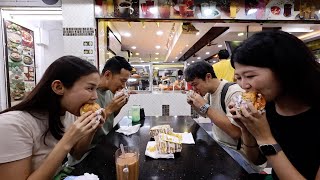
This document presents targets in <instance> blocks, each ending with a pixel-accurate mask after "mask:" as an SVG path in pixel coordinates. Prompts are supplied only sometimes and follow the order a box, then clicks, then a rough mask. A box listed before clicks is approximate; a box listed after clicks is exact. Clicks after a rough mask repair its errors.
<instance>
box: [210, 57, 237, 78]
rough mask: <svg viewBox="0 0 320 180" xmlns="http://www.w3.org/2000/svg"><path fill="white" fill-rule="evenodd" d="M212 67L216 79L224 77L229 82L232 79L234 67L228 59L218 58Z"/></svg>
mask: <svg viewBox="0 0 320 180" xmlns="http://www.w3.org/2000/svg"><path fill="white" fill-rule="evenodd" d="M212 67H213V70H214V72H215V74H216V76H217V78H218V79H224V80H227V81H229V82H233V81H234V69H233V67H232V66H231V63H230V60H226V59H223V60H220V61H219V62H217V63H215V64H213V65H212Z"/></svg>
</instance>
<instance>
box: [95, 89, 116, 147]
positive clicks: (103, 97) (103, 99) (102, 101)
mask: <svg viewBox="0 0 320 180" xmlns="http://www.w3.org/2000/svg"><path fill="white" fill-rule="evenodd" d="M97 94H98V99H97V100H96V102H97V103H98V104H99V105H100V107H102V108H105V107H106V105H107V104H109V103H110V102H111V101H112V99H113V96H114V94H113V93H112V92H111V91H109V90H102V89H97ZM113 120H114V113H112V114H110V116H109V117H108V118H107V119H106V122H105V123H104V125H103V127H102V128H101V129H99V130H98V131H97V133H96V135H95V137H94V139H93V143H96V142H97V139H98V138H99V137H100V136H101V135H106V134H108V133H109V132H110V131H111V130H112V128H113Z"/></svg>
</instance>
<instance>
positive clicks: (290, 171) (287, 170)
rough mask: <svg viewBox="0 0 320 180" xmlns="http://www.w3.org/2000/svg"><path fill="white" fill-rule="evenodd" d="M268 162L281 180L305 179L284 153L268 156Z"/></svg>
mask: <svg viewBox="0 0 320 180" xmlns="http://www.w3.org/2000/svg"><path fill="white" fill-rule="evenodd" d="M267 159H268V162H269V163H270V164H271V166H272V169H273V170H274V171H275V172H276V174H277V176H278V178H279V179H281V180H292V179H294V180H300V179H301V180H302V179H305V178H304V177H303V176H302V175H301V174H300V173H299V172H298V171H297V169H296V168H295V167H294V166H293V165H292V164H291V162H290V161H289V160H288V158H287V157H286V155H285V154H284V152H283V151H280V152H278V153H277V154H276V155H272V156H268V157H267Z"/></svg>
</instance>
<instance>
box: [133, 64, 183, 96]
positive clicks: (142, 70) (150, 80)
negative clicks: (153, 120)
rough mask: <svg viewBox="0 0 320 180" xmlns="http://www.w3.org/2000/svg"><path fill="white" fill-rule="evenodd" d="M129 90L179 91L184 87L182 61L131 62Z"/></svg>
mask: <svg viewBox="0 0 320 180" xmlns="http://www.w3.org/2000/svg"><path fill="white" fill-rule="evenodd" d="M131 66H132V67H133V70H132V72H131V76H130V78H129V79H128V81H127V87H128V89H129V90H134V91H138V92H153V91H180V90H184V89H185V84H186V83H185V81H184V76H183V70H184V64H183V63H131Z"/></svg>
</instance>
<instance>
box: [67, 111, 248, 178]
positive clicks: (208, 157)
mask: <svg viewBox="0 0 320 180" xmlns="http://www.w3.org/2000/svg"><path fill="white" fill-rule="evenodd" d="M161 124H170V126H171V127H172V128H173V131H174V132H191V133H192V135H193V138H194V140H195V143H196V144H191V145H190V144H183V145H182V152H181V153H176V154H175V158H174V159H152V158H150V157H147V156H145V150H146V146H147V143H148V141H150V135H149V130H150V128H151V127H153V126H156V125H161ZM115 129H117V128H115ZM115 129H113V130H112V131H111V132H110V133H109V134H108V135H106V136H103V137H102V138H101V141H100V143H99V144H98V145H97V146H96V147H95V148H94V149H93V150H92V151H91V153H90V154H89V155H88V156H87V157H86V158H85V159H84V160H83V161H82V162H81V163H80V164H78V165H76V169H75V170H74V171H73V174H74V175H82V174H84V173H85V172H88V173H94V174H96V175H98V177H99V178H100V179H102V180H104V179H116V169H115V156H114V154H115V151H116V150H117V149H118V147H120V144H121V143H122V144H124V145H127V146H136V147H139V149H140V159H139V163H140V172H139V179H157V180H158V179H247V176H248V174H247V172H246V171H245V170H244V169H243V168H242V167H241V166H240V165H239V164H238V163H237V162H236V161H234V160H233V159H232V158H231V157H230V156H229V154H228V153H226V152H225V151H224V150H223V149H222V148H221V147H220V145H219V144H217V143H216V142H215V141H214V140H213V139H212V138H211V137H210V136H209V135H208V134H207V132H206V131H205V130H203V129H202V128H201V127H200V126H199V125H198V124H197V123H196V122H195V121H194V120H193V119H192V118H191V117H188V116H178V117H172V116H162V117H148V116H147V117H146V118H145V120H142V121H141V128H140V130H139V131H138V132H137V133H135V134H133V135H130V136H125V135H123V134H120V133H116V132H115Z"/></svg>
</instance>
